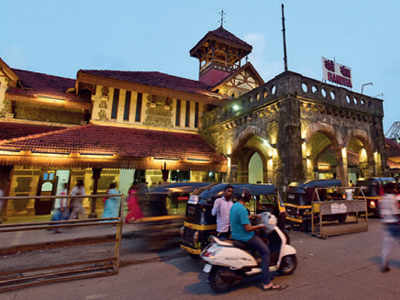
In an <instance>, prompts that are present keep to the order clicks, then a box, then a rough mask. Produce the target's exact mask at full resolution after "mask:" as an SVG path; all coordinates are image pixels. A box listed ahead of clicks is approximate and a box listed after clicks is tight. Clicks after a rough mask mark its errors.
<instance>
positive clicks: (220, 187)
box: [181, 183, 285, 257]
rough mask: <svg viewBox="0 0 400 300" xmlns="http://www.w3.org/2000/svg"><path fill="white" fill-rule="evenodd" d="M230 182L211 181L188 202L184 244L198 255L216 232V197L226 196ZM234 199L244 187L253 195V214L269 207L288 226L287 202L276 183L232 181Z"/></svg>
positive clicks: (182, 238)
mask: <svg viewBox="0 0 400 300" xmlns="http://www.w3.org/2000/svg"><path fill="white" fill-rule="evenodd" d="M227 185H228V184H227V183H220V184H211V185H208V186H204V187H201V188H199V189H198V190H197V191H194V192H193V193H192V194H191V195H190V198H189V201H188V202H187V206H186V216H185V221H184V226H183V227H182V229H181V248H182V249H184V250H185V251H186V252H188V253H189V254H191V255H192V256H193V257H198V256H199V254H200V253H201V251H202V250H203V249H204V248H205V247H206V246H207V245H208V244H209V237H210V236H211V235H213V234H215V233H216V228H217V225H216V218H215V217H214V216H213V215H212V214H211V210H212V207H213V204H214V201H215V199H217V198H219V197H221V196H222V194H223V192H224V189H225V187H226V186H227ZM231 185H232V186H233V200H234V201H235V199H238V197H240V195H241V193H242V191H243V189H247V190H248V191H249V192H250V194H251V195H252V200H251V201H250V202H249V207H248V209H249V211H250V213H253V214H258V213H261V212H265V211H269V212H271V213H272V214H274V215H275V216H276V217H277V218H278V226H281V227H282V226H284V225H283V223H284V221H285V215H284V214H285V206H284V203H283V202H282V201H281V199H280V197H279V193H278V191H277V189H276V188H275V186H274V185H267V184H231Z"/></svg>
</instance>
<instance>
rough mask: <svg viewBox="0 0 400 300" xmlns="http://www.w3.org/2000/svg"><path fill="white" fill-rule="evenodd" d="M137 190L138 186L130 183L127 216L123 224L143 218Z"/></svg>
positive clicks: (135, 183)
mask: <svg viewBox="0 0 400 300" xmlns="http://www.w3.org/2000/svg"><path fill="white" fill-rule="evenodd" d="M138 190H139V186H138V184H137V182H134V183H132V185H131V187H130V188H129V192H128V199H127V202H128V215H127V216H126V218H125V223H130V222H134V221H136V220H139V219H141V218H143V213H142V210H141V209H140V206H139V203H138Z"/></svg>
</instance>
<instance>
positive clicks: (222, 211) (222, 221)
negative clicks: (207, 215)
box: [211, 185, 233, 239]
mask: <svg viewBox="0 0 400 300" xmlns="http://www.w3.org/2000/svg"><path fill="white" fill-rule="evenodd" d="M232 196H233V186H231V185H227V186H226V187H225V189H224V195H223V196H222V197H221V198H218V199H216V200H215V201H214V206H213V208H212V210H211V214H212V215H213V216H217V237H219V238H222V239H228V238H229V235H230V223H229V216H230V212H231V208H232V205H233V202H232Z"/></svg>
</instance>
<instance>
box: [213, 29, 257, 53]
mask: <svg viewBox="0 0 400 300" xmlns="http://www.w3.org/2000/svg"><path fill="white" fill-rule="evenodd" d="M209 33H211V34H213V35H215V36H217V37H219V38H221V39H225V40H228V41H230V42H233V43H236V44H239V45H241V46H244V47H246V48H249V49H252V48H253V47H252V46H251V45H249V44H247V43H246V42H245V41H243V40H241V39H239V38H238V37H237V36H235V35H234V34H232V33H230V32H229V31H228V30H226V29H225V28H224V27H222V26H220V27H218V28H217V29H215V30H213V31H209Z"/></svg>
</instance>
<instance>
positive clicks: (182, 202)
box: [147, 177, 396, 256]
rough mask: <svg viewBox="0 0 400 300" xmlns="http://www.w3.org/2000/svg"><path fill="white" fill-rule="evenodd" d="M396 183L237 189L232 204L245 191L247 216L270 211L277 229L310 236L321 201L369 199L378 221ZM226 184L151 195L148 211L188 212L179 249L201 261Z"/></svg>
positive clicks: (172, 187) (171, 188) (339, 218)
mask: <svg viewBox="0 0 400 300" xmlns="http://www.w3.org/2000/svg"><path fill="white" fill-rule="evenodd" d="M388 182H396V180H395V178H392V177H374V178H368V179H364V180H359V181H358V182H357V185H356V186H354V187H351V186H350V187H345V186H343V185H342V183H341V181H340V180H336V179H332V180H312V181H309V182H306V183H303V184H295V183H294V184H291V185H289V187H288V189H287V191H286V193H285V195H284V196H283V195H281V194H280V193H279V192H278V189H277V188H276V187H275V186H274V185H267V184H233V185H232V186H233V199H234V201H235V199H237V198H238V197H239V196H240V194H241V192H242V191H243V189H246V190H248V191H249V192H250V194H251V195H252V201H251V202H250V203H249V207H248V209H249V211H250V213H252V214H260V213H262V212H270V213H272V214H274V215H275V216H276V217H277V220H278V227H280V228H281V229H282V230H284V229H285V227H286V228H287V227H290V228H293V229H298V230H302V231H306V232H309V231H311V215H312V212H313V211H314V213H315V212H317V213H318V209H319V204H318V203H319V202H322V201H332V200H346V199H347V200H350V199H359V200H365V201H366V205H367V211H368V214H369V216H378V211H379V210H378V208H379V200H380V198H381V197H382V195H383V185H384V184H386V183H388ZM226 185H227V184H226V183H219V184H210V183H198V182H197V183H196V182H188V183H176V184H169V185H163V186H159V187H156V188H154V189H151V190H150V193H149V197H148V200H149V201H148V204H147V205H148V210H150V211H152V213H154V212H155V211H157V212H158V213H160V214H167V213H168V210H169V211H174V212H175V213H181V214H182V213H184V214H185V221H184V226H183V227H182V229H181V237H182V242H181V247H182V249H184V250H186V251H187V252H188V253H189V254H191V255H192V256H198V255H199V254H200V253H201V251H202V250H203V249H204V248H205V247H206V246H207V245H208V243H209V242H208V240H209V237H210V236H211V235H212V234H215V232H216V218H215V216H213V215H212V214H211V210H212V207H213V204H214V201H215V199H217V198H219V197H220V196H221V195H222V193H223V191H224V188H225V187H226ZM346 217H347V215H346V214H345V213H338V214H334V215H330V216H329V218H328V220H327V221H331V222H338V223H343V222H345V220H346Z"/></svg>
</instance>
